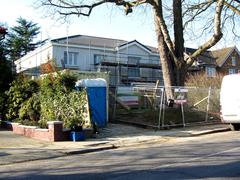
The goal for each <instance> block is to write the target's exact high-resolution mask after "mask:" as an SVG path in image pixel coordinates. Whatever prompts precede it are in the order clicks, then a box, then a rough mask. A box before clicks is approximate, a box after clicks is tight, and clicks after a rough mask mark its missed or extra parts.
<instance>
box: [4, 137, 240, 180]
mask: <svg viewBox="0 0 240 180" xmlns="http://www.w3.org/2000/svg"><path fill="white" fill-rule="evenodd" d="M239 144H240V132H224V133H216V134H211V135H204V136H200V137H191V138H171V139H169V141H167V142H164V143H161V144H151V143H148V144H145V145H141V146H138V147H128V148H120V149H116V150H108V151H102V152H98V153H90V154H84V155H72V156H65V157H60V158H54V159H49V160H38V161H30V162H24V163H16V164H11V165H3V166H0V179H91V180H92V179H94V180H97V179H104V180H105V179H114V180H120V179H121V180H122V179H123V180H128V179H131V180H132V179H137V180H141V179H211V180H212V179H240V170H239V169H240V146H239Z"/></svg>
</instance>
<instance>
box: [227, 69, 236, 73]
mask: <svg viewBox="0 0 240 180" xmlns="http://www.w3.org/2000/svg"><path fill="white" fill-rule="evenodd" d="M236 73H237V70H236V69H229V70H228V74H236Z"/></svg>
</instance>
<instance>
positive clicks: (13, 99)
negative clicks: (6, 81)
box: [6, 75, 39, 120]
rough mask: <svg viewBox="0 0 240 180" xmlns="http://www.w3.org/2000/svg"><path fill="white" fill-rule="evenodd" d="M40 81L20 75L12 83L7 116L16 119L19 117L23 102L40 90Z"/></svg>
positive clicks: (8, 95) (8, 94) (7, 93)
mask: <svg viewBox="0 0 240 180" xmlns="http://www.w3.org/2000/svg"><path fill="white" fill-rule="evenodd" d="M38 87H39V86H38V83H37V82H36V81H33V80H29V79H28V78H26V77H24V76H22V75H20V76H19V77H17V79H16V80H14V81H13V82H12V83H11V86H10V88H9V90H8V91H7V92H6V95H7V112H6V118H7V119H8V120H14V119H18V118H19V110H20V109H21V107H22V105H23V103H24V102H25V101H26V100H27V99H28V98H30V97H32V95H33V94H34V93H36V92H37V91H38Z"/></svg>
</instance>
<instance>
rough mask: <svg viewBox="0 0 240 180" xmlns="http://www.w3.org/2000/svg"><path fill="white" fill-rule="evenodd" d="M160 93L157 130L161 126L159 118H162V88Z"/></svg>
mask: <svg viewBox="0 0 240 180" xmlns="http://www.w3.org/2000/svg"><path fill="white" fill-rule="evenodd" d="M160 90H161V91H162V93H161V100H160V106H159V117H158V129H160V126H161V116H162V109H163V96H164V88H162V89H161V88H160Z"/></svg>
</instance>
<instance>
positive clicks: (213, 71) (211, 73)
mask: <svg viewBox="0 0 240 180" xmlns="http://www.w3.org/2000/svg"><path fill="white" fill-rule="evenodd" d="M206 74H207V77H215V76H216V68H215V67H206Z"/></svg>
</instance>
